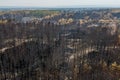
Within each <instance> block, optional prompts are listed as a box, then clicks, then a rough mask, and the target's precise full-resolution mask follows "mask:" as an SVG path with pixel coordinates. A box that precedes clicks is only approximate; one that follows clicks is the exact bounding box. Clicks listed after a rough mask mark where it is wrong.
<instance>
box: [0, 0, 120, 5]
mask: <svg viewBox="0 0 120 80" xmlns="http://www.w3.org/2000/svg"><path fill="white" fill-rule="evenodd" d="M3 6H19V7H67V6H69V7H70V6H71V7H74V6H77V7H79V6H99V7H103V6H107V7H120V0H0V7H3Z"/></svg>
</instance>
